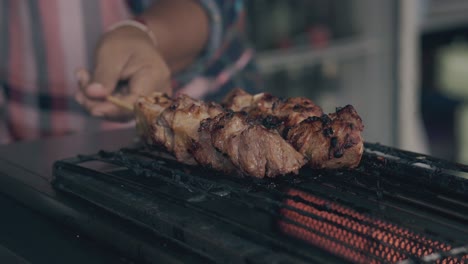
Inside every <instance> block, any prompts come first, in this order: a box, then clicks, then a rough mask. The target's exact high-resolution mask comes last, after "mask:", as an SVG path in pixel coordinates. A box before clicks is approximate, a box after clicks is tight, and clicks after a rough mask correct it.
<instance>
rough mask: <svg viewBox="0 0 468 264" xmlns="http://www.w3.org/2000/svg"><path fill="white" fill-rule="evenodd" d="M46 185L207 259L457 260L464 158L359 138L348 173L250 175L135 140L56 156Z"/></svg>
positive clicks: (466, 217)
mask: <svg viewBox="0 0 468 264" xmlns="http://www.w3.org/2000/svg"><path fill="white" fill-rule="evenodd" d="M54 172H55V176H56V181H55V182H54V185H55V186H56V188H58V189H60V190H62V191H65V192H67V193H71V194H73V195H75V196H78V197H80V198H82V199H85V200H87V201H89V202H92V203H94V204H95V205H97V206H99V207H102V208H104V209H106V210H108V211H111V212H113V213H114V214H117V215H119V216H120V217H123V218H125V219H128V220H129V221H131V222H134V223H136V224H138V225H141V226H143V227H145V228H147V229H148V230H151V231H152V232H155V233H158V234H159V235H163V236H167V237H169V238H171V239H173V240H174V241H176V242H178V243H181V244H183V245H184V246H186V247H187V248H189V249H190V250H191V251H193V252H195V253H197V254H199V255H200V256H203V257H204V258H206V259H207V260H211V261H215V262H226V261H234V262H244V263H274V261H276V262H277V263H279V262H281V261H292V262H311V261H312V262H323V263H333V262H336V263H342V262H343V261H344V260H346V261H350V262H356V263H393V262H398V261H402V262H404V263H431V262H437V263H464V262H466V261H467V259H468V248H467V247H466V245H468V224H467V223H468V213H467V212H468V203H467V202H466V201H467V200H468V185H467V182H468V180H467V179H466V178H463V177H466V176H467V175H468V173H467V172H468V167H466V166H464V165H460V164H453V163H447V162H445V161H442V160H438V159H435V158H432V157H428V156H423V155H419V154H415V153H411V152H405V151H401V150H397V149H393V148H388V147H385V146H380V145H376V144H366V151H365V153H364V156H363V160H362V162H361V165H360V166H359V167H358V168H357V169H355V170H333V171H331V170H328V171H326V170H323V171H321V170H315V171H314V170H303V171H301V173H300V175H299V176H290V177H289V176H287V177H283V178H279V179H273V180H271V179H268V180H266V179H265V180H257V179H252V178H235V177H230V176H227V175H220V174H218V173H215V172H212V171H206V170H200V169H197V168H190V167H183V166H181V165H180V164H178V163H176V162H174V161H172V160H171V159H170V158H164V155H159V154H155V153H150V152H147V151H145V150H143V149H141V148H134V149H123V150H121V151H119V152H105V151H102V152H100V153H98V154H96V155H90V156H79V157H78V158H73V159H69V160H64V161H59V162H57V163H56V164H55V169H54Z"/></svg>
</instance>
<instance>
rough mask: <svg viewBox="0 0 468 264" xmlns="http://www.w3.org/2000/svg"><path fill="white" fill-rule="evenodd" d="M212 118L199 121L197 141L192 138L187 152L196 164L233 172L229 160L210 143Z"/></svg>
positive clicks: (233, 168) (213, 123)
mask: <svg viewBox="0 0 468 264" xmlns="http://www.w3.org/2000/svg"><path fill="white" fill-rule="evenodd" d="M215 118H216V117H215ZM213 120H214V118H207V119H205V120H203V121H202V122H201V123H200V127H199V128H198V141H195V140H192V142H191V145H190V148H189V152H190V153H191V154H192V155H193V157H194V158H195V160H196V161H197V162H198V164H200V165H202V166H204V167H208V168H212V169H214V170H217V171H222V172H224V173H235V172H237V170H236V168H235V167H234V165H233V164H232V162H231V160H230V159H229V158H228V157H227V156H226V155H224V154H223V153H222V152H220V151H218V150H217V149H216V148H215V147H214V146H213V144H212V143H211V131H212V129H213V126H214V125H215V124H216V123H215V122H214V121H213Z"/></svg>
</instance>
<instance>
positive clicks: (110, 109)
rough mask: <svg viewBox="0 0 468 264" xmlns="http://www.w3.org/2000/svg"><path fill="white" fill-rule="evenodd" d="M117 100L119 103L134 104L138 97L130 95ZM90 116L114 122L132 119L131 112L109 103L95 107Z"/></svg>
mask: <svg viewBox="0 0 468 264" xmlns="http://www.w3.org/2000/svg"><path fill="white" fill-rule="evenodd" d="M117 98H118V100H119V101H129V102H135V101H136V99H137V98H138V96H137V95H134V94H132V95H127V96H125V97H122V96H119V97H117ZM91 114H92V115H94V116H100V117H104V118H106V119H108V120H115V121H127V120H130V119H132V118H133V115H134V114H133V111H130V110H129V109H127V108H124V107H122V106H120V105H118V104H115V103H113V102H111V101H106V102H104V103H100V104H98V105H95V106H94V107H93V108H92V109H91Z"/></svg>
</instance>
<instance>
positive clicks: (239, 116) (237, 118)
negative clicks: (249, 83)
mask: <svg viewBox="0 0 468 264" xmlns="http://www.w3.org/2000/svg"><path fill="white" fill-rule="evenodd" d="M211 122H212V123H213V124H212V126H211V128H212V129H211V143H212V144H213V146H214V147H215V148H216V149H217V150H218V151H219V152H221V153H223V154H225V155H227V156H228V157H229V159H230V160H231V162H232V163H233V164H234V166H235V167H236V168H237V169H239V170H240V171H241V172H242V173H243V174H247V175H251V176H254V177H257V178H263V177H275V176H278V175H284V174H290V173H294V174H297V173H298V171H299V169H300V168H301V167H302V166H303V165H304V164H305V163H306V162H307V161H306V159H305V158H304V156H303V155H302V154H300V153H299V152H297V151H296V150H295V149H294V148H293V147H292V146H291V145H290V144H289V143H287V142H286V141H285V140H284V139H283V138H282V137H281V136H280V135H279V134H278V132H277V131H276V130H270V129H267V128H265V127H264V126H263V125H261V124H260V123H259V122H260V120H258V119H255V118H253V117H251V116H249V115H248V114H247V113H246V112H226V113H223V114H221V115H219V116H217V117H216V118H214V119H212V120H211Z"/></svg>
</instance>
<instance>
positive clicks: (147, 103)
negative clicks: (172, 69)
mask: <svg viewBox="0 0 468 264" xmlns="http://www.w3.org/2000/svg"><path fill="white" fill-rule="evenodd" d="M171 103H172V99H171V98H169V96H167V95H166V94H162V93H159V92H155V93H153V94H152V95H150V96H145V97H140V98H139V99H138V100H137V101H136V102H135V105H134V111H135V119H136V128H137V132H138V134H139V135H140V136H141V138H142V139H143V140H144V142H145V143H146V144H147V145H154V144H155V142H154V140H153V138H154V137H153V130H152V128H151V126H152V124H153V123H155V122H156V119H157V118H158V116H159V115H160V114H161V113H162V112H163V111H164V110H165V109H166V108H167V107H169V105H170V104H171Z"/></svg>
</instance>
